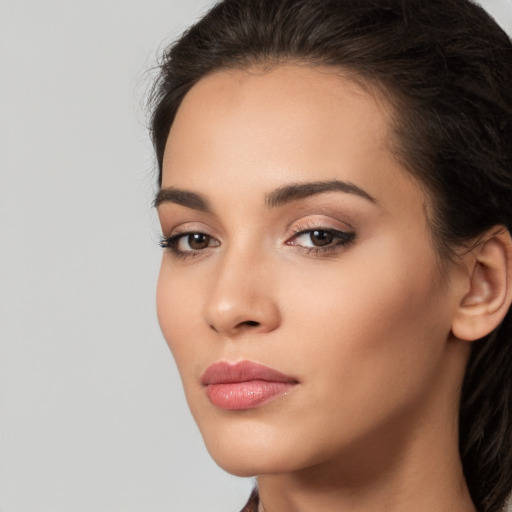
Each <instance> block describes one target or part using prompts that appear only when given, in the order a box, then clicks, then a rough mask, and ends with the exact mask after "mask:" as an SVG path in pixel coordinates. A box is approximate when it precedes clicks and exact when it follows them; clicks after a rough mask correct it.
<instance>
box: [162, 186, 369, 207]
mask: <svg viewBox="0 0 512 512" xmlns="http://www.w3.org/2000/svg"><path fill="white" fill-rule="evenodd" d="M325 192H344V193H346V194H354V195H356V196H359V197H362V198H363V199H366V200H368V201H370V202H372V203H375V202H376V201H375V199H374V198H373V197H372V196H371V195H370V194H368V193H367V192H365V191H364V190H363V189H362V188H360V187H358V186H357V185H354V184H353V183H350V182H348V181H341V180H329V181H308V182H305V183H292V184H290V185H285V186H283V187H279V188H278V189H276V190H274V191H272V192H270V193H268V194H266V196H265V204H266V205H267V206H268V207H270V208H275V207H277V206H282V205H285V204H287V203H291V202H293V201H298V200H299V199H305V198H307V197H310V196H314V195H317V194H322V193H325ZM162 203H174V204H179V205H181V206H185V207H187V208H191V209H194V210H199V211H202V212H206V213H211V212H212V208H211V206H210V203H209V201H208V199H206V197H205V196H203V195H202V194H198V193H197V192H191V191H190V190H183V189H179V188H176V187H167V188H163V189H161V190H159V191H158V193H157V194H156V196H155V200H154V201H153V205H154V206H155V208H158V207H159V206H160V205H161V204H162Z"/></svg>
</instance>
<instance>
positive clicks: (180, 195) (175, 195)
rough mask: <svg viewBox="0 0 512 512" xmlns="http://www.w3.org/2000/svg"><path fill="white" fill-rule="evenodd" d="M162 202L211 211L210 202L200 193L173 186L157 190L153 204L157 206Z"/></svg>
mask: <svg viewBox="0 0 512 512" xmlns="http://www.w3.org/2000/svg"><path fill="white" fill-rule="evenodd" d="M162 203H174V204H179V205H181V206H186V207H187V208H192V209H193V210H199V211H201V212H206V213H211V211H212V209H211V207H210V203H209V202H208V200H207V199H206V197H204V196H203V195H202V194H198V193H197V192H191V191H190V190H182V189H179V188H175V187H167V188H162V189H160V190H159V191H158V193H157V194H156V196H155V200H154V201H153V206H154V207H155V208H158V207H159V206H160V205H161V204H162Z"/></svg>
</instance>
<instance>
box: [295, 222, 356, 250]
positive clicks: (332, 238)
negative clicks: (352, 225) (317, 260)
mask: <svg viewBox="0 0 512 512" xmlns="http://www.w3.org/2000/svg"><path fill="white" fill-rule="evenodd" d="M355 236H356V235H355V233H353V232H346V231H339V230H336V229H320V228H319V229H307V230H303V231H300V232H299V233H297V234H296V235H294V236H293V237H292V238H291V239H290V240H288V242H287V244H288V245H296V246H299V247H301V248H303V249H307V250H308V251H309V250H311V251H316V252H321V251H322V250H332V249H335V248H336V247H338V246H341V247H343V246H347V245H348V244H350V243H351V242H352V241H353V240H354V239H355Z"/></svg>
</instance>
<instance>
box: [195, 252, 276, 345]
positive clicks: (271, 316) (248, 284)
mask: <svg viewBox="0 0 512 512" xmlns="http://www.w3.org/2000/svg"><path fill="white" fill-rule="evenodd" d="M274 292H275V287H274V286H273V280H272V277H271V273H270V272H269V269H268V266H266V265H265V262H264V260H262V259H261V258H260V259H259V261H258V258H254V257H249V256H248V255H240V254H238V255H236V254H232V255H231V257H227V258H225V259H224V260H223V261H222V262H221V263H220V264H219V267H217V273H216V275H215V277H214V278H213V286H212V287H211V289H210V290H209V293H208V296H207V299H206V305H205V312H204V318H205V321H206V322H207V324H208V325H209V327H210V328H211V329H212V330H214V331H215V332H217V333H219V334H223V335H226V336H230V337H233V336H237V335H240V334H242V333H248V332H253V333H268V332H271V331H273V330H275V329H276V328H277V327H278V326H279V324H280V322H281V314H280V311H279V307H278V304H277V300H276V297H275V293H274Z"/></svg>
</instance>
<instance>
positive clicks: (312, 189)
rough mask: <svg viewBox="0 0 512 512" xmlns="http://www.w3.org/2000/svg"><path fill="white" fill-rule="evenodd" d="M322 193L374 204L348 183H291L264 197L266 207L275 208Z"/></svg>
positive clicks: (330, 181) (371, 198)
mask: <svg viewBox="0 0 512 512" xmlns="http://www.w3.org/2000/svg"><path fill="white" fill-rule="evenodd" d="M324 192H344V193H346V194H355V195H356V196H359V197H362V198H364V199H367V200H368V201H370V202H372V203H375V202H376V201H375V199H374V198H373V197H372V196H371V195H370V194H368V192H365V191H364V190H363V189H362V188H359V187H358V186H357V185H354V184H353V183H350V182H349V181H341V180H329V181H308V182H305V183H292V184H291V185H285V186H284V187H280V188H278V189H277V190H274V191H273V192H271V193H269V194H267V195H266V197H265V203H266V204H267V206H270V207H276V206H282V205H284V204H287V203H290V202H292V201H297V200H299V199H304V198H306V197H310V196H314V195H316V194H322V193H324Z"/></svg>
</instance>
